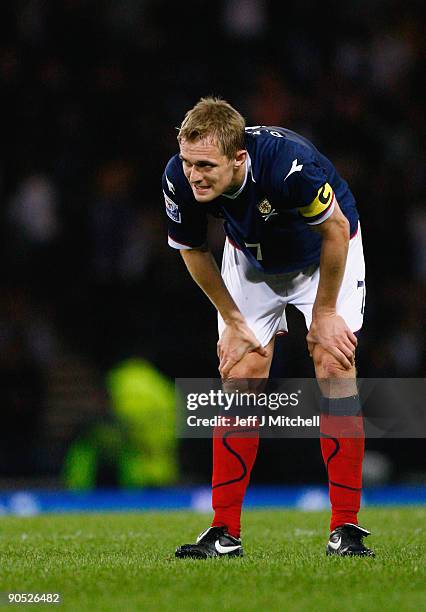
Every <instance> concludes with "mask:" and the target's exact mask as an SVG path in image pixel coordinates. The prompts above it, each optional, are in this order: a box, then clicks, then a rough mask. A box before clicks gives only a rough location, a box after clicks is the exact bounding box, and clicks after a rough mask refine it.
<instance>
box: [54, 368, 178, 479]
mask: <svg viewBox="0 0 426 612" xmlns="http://www.w3.org/2000/svg"><path fill="white" fill-rule="evenodd" d="M106 387H107V391H108V394H109V398H110V404H111V409H112V417H113V418H112V419H110V420H109V421H102V422H100V423H96V424H95V425H93V426H91V427H90V428H89V429H88V430H87V432H85V433H84V434H83V435H82V436H81V437H79V438H78V439H77V440H76V441H75V442H73V443H72V444H71V446H70V449H69V451H68V453H67V457H66V460H65V465H64V479H65V483H66V485H67V486H68V487H69V488H71V489H91V488H95V487H96V485H97V483H98V480H99V474H100V472H102V470H103V471H104V472H105V468H106V469H107V471H109V472H110V473H111V472H113V474H114V477H115V482H116V483H117V484H118V485H119V486H122V487H152V486H154V487H159V486H167V485H172V484H174V483H175V482H176V480H177V477H178V465H177V445H176V434H175V421H176V414H175V392H174V385H173V383H172V382H171V381H170V380H169V379H168V378H166V377H165V376H164V375H163V374H161V373H160V372H159V371H158V370H157V369H156V368H155V367H154V366H153V365H151V364H150V363H149V362H147V361H145V360H143V359H138V358H132V359H127V360H125V361H123V362H121V363H119V364H118V365H117V366H115V367H114V368H112V370H110V371H109V372H108V374H107V376H106ZM101 480H102V478H101ZM108 484H110V483H108Z"/></svg>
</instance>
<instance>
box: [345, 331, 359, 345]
mask: <svg viewBox="0 0 426 612" xmlns="http://www.w3.org/2000/svg"><path fill="white" fill-rule="evenodd" d="M347 336H348V338H349V340H350V341H351V343H352V344H353V345H354V346H355V347H357V346H358V338H357V337H356V336H355V334H354V333H353V332H352V331H351V330H350V329H349V330H348V333H347Z"/></svg>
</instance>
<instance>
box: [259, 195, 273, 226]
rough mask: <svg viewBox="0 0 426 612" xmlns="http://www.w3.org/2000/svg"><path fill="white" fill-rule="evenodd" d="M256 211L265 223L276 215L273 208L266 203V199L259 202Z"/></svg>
mask: <svg viewBox="0 0 426 612" xmlns="http://www.w3.org/2000/svg"><path fill="white" fill-rule="evenodd" d="M257 210H258V211H259V212H260V213H261V214H262V219H263V220H264V221H267V220H268V219H270V218H271V217H273V216H274V215H277V214H278V213H277V212H276V210H275V208H272V206H271V204H270V202H268V200H267V199H266V198H264V199H263V200H262V201H261V202H259V204H258V205H257Z"/></svg>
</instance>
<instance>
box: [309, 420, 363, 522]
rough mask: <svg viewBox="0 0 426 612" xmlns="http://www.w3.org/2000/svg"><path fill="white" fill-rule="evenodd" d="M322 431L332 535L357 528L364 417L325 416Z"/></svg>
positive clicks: (322, 449)
mask: <svg viewBox="0 0 426 612" xmlns="http://www.w3.org/2000/svg"><path fill="white" fill-rule="evenodd" d="M320 429H321V452H322V456H323V459H324V463H325V466H326V469H327V476H328V483H329V492H330V502H331V522H330V531H333V530H334V529H335V528H336V527H338V526H339V525H343V523H354V524H355V525H357V524H358V516H357V515H358V512H359V507H360V503H361V487H362V460H363V458H364V428H363V423H362V417H361V416H339V417H336V416H329V415H325V414H322V415H321V421H320ZM347 436H350V437H347Z"/></svg>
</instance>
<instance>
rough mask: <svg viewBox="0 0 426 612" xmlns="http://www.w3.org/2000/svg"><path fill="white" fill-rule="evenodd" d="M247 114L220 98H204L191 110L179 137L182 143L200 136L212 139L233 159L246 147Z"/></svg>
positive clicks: (187, 114) (180, 129)
mask: <svg viewBox="0 0 426 612" xmlns="http://www.w3.org/2000/svg"><path fill="white" fill-rule="evenodd" d="M245 126H246V122H245V120H244V117H242V116H241V115H240V113H239V112H238V111H237V110H235V108H233V107H232V106H231V105H230V104H228V102H226V101H225V100H222V99H221V98H213V97H208V98H201V99H200V100H199V102H197V104H196V105H195V106H194V107H193V108H191V110H189V111H188V112H187V113H186V115H185V118H184V120H183V121H182V125H181V126H180V128H179V133H178V136H177V139H178V142H179V144H181V142H182V141H183V140H187V141H189V142H194V141H195V140H198V139H200V138H212V139H213V140H215V141H216V143H217V144H218V145H219V147H220V148H221V150H222V153H223V154H224V155H226V156H227V157H228V159H232V158H233V157H235V154H236V152H237V151H239V150H240V149H245V143H244V128H245Z"/></svg>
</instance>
